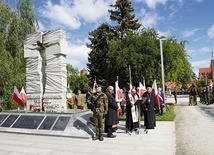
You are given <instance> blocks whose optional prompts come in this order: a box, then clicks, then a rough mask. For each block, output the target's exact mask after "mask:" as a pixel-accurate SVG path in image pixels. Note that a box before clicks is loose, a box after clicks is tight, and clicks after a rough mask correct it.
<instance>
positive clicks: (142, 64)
mask: <svg viewBox="0 0 214 155" xmlns="http://www.w3.org/2000/svg"><path fill="white" fill-rule="evenodd" d="M157 36H158V34H157V31H156V30H155V29H144V30H142V31H141V32H139V33H135V34H134V33H130V34H128V35H127V37H126V38H123V39H120V40H114V41H111V43H110V49H109V52H108V59H109V62H110V64H109V66H110V69H109V70H110V72H109V76H108V78H107V79H109V83H111V84H112V83H113V82H114V81H115V80H116V76H119V79H120V80H119V82H120V86H126V87H127V86H128V83H129V77H128V66H129V65H130V66H131V72H132V79H133V81H132V82H133V84H134V85H135V86H138V83H139V82H142V81H143V79H145V80H146V83H152V82H153V81H154V80H155V79H156V80H157V83H159V84H160V83H162V82H161V60H160V45H159V40H158V39H157ZM163 53H164V69H165V81H169V80H171V81H173V82H176V83H177V84H183V83H185V82H186V81H189V80H190V78H191V75H192V70H191V65H190V63H189V62H188V61H187V58H188V55H187V54H186V51H185V46H184V45H183V44H182V45H181V43H179V42H178V41H177V40H176V39H174V38H169V39H166V40H165V41H164V43H163ZM113 77H115V78H113Z"/></svg>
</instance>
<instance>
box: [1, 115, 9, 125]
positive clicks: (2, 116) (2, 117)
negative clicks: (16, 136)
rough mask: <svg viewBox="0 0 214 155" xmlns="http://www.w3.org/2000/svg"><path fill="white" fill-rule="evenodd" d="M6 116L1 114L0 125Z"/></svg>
mask: <svg viewBox="0 0 214 155" xmlns="http://www.w3.org/2000/svg"><path fill="white" fill-rule="evenodd" d="M7 116H8V115H6V114H2V115H0V124H1V123H2V122H3V121H4V120H5V118H7Z"/></svg>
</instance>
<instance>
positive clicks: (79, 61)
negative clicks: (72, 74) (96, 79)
mask: <svg viewBox="0 0 214 155" xmlns="http://www.w3.org/2000/svg"><path fill="white" fill-rule="evenodd" d="M90 51H91V50H90V49H89V48H87V47H86V45H84V44H83V45H80V46H77V45H73V44H70V45H68V55H67V63H69V64H71V65H72V66H75V67H77V68H78V69H79V70H81V69H82V68H86V63H87V62H88V53H89V52H90Z"/></svg>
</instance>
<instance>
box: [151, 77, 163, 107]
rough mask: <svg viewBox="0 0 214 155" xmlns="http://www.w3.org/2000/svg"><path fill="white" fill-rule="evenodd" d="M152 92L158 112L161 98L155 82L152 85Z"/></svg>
mask: <svg viewBox="0 0 214 155" xmlns="http://www.w3.org/2000/svg"><path fill="white" fill-rule="evenodd" d="M152 92H153V93H154V94H155V98H156V102H157V106H158V110H159V109H160V101H161V99H162V97H161V96H160V95H159V93H158V88H157V84H156V80H155V81H154V82H153V84H152ZM162 100H163V99H162Z"/></svg>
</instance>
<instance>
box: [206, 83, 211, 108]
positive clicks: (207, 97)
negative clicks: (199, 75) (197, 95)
mask: <svg viewBox="0 0 214 155" xmlns="http://www.w3.org/2000/svg"><path fill="white" fill-rule="evenodd" d="M205 104H206V105H209V104H210V88H209V86H206V89H205Z"/></svg>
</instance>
